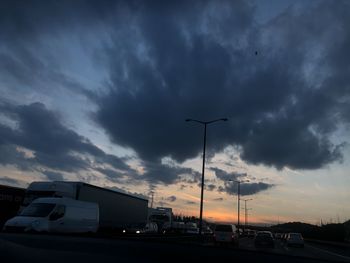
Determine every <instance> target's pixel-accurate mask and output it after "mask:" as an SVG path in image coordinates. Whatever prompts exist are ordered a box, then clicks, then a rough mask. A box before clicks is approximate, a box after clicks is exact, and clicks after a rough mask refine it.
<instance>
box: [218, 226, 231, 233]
mask: <svg viewBox="0 0 350 263" xmlns="http://www.w3.org/2000/svg"><path fill="white" fill-rule="evenodd" d="M215 231H220V232H232V226H230V225H218V226H216V227H215Z"/></svg>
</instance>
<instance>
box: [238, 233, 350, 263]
mask: <svg viewBox="0 0 350 263" xmlns="http://www.w3.org/2000/svg"><path fill="white" fill-rule="evenodd" d="M240 247H241V248H243V249H249V250H255V251H256V250H259V249H256V248H255V247H254V239H253V238H242V239H240ZM264 250H265V251H270V252H271V253H278V254H284V255H290V256H299V257H310V258H316V259H322V260H327V261H340V262H342V261H343V262H350V249H349V248H347V249H345V248H335V247H330V246H325V245H319V244H315V243H311V242H305V246H304V247H303V248H300V247H288V246H287V245H286V244H285V243H284V242H282V241H281V240H275V247H274V248H273V249H268V248H266V249H264Z"/></svg>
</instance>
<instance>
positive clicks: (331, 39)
mask: <svg viewBox="0 0 350 263" xmlns="http://www.w3.org/2000/svg"><path fill="white" fill-rule="evenodd" d="M0 5H1V8H0V31H1V34H0V40H1V48H2V49H1V50H0V72H3V74H1V76H0V80H2V82H3V83H5V84H8V83H10V84H9V86H10V87H11V88H12V87H17V86H20V87H21V90H22V91H23V90H26V88H27V86H30V87H31V88H32V89H35V88H36V87H39V86H40V87H47V89H48V90H50V87H51V85H50V84H48V83H59V85H60V86H64V87H67V88H68V89H69V90H70V89H72V90H77V91H79V92H80V93H82V94H85V95H86V96H87V97H88V98H90V99H91V100H92V102H93V103H96V105H97V111H96V112H95V113H94V116H93V118H94V120H95V121H96V123H98V124H99V125H101V127H103V128H104V129H105V131H106V132H107V134H108V135H109V137H110V138H111V140H112V141H113V142H114V143H117V144H119V145H121V146H125V147H131V148H132V149H134V150H135V152H136V153H137V154H138V156H139V157H140V158H141V159H142V162H143V163H144V166H145V174H144V176H145V177H146V178H148V180H149V181H150V182H164V183H173V182H178V181H179V180H180V176H181V174H183V173H189V174H192V176H193V175H194V172H193V171H190V170H187V171H184V170H181V168H177V167H175V168H174V167H169V166H166V165H163V164H162V163H161V159H162V158H163V157H172V158H173V159H175V160H176V161H179V162H182V161H185V160H187V159H188V158H192V157H196V156H198V154H199V153H200V152H201V150H202V134H203V126H201V125H199V124H197V123H185V122H184V120H185V119H186V118H196V119H203V120H210V119H213V118H218V117H228V118H229V119H230V121H229V122H226V123H215V124H213V125H210V127H208V137H207V139H208V145H207V146H208V155H210V154H211V155H212V154H213V153H215V152H218V151H220V150H222V149H223V148H224V147H226V146H227V145H235V146H237V148H238V149H239V151H240V157H241V158H242V159H243V160H244V161H246V162H248V163H253V164H264V165H269V166H275V167H277V168H279V169H280V168H283V167H291V168H295V169H316V168H321V167H323V166H325V165H327V164H329V163H332V162H335V161H340V160H341V159H342V147H343V144H341V143H340V144H338V145H335V144H334V143H333V142H332V141H331V140H330V138H331V136H332V135H333V134H334V132H335V131H336V130H337V129H338V127H339V126H340V125H341V124H344V125H348V124H349V121H350V119H349V116H350V106H349V105H350V103H349V94H350V88H349V84H348V83H349V82H350V66H349V63H350V62H349V60H348V59H347V58H348V57H349V49H348V46H349V45H350V28H349V26H348V25H349V24H350V16H349V15H348V13H349V11H350V7H349V3H348V2H347V1H336V2H335V3H334V2H333V1H332V2H330V1H319V2H317V3H316V4H315V5H310V7H308V8H307V9H293V8H290V9H288V10H286V11H285V12H284V13H282V14H280V15H279V16H278V17H276V18H274V19H273V20H271V21H269V22H268V23H266V24H264V25H259V24H257V23H256V21H255V20H254V16H255V13H254V10H255V8H254V7H253V6H252V5H251V4H249V3H248V2H247V1H198V2H191V3H189V2H188V1H180V2H178V1H176V2H163V1H154V2H151V3H150V2H143V1H125V2H123V1H111V2H109V1H102V2H100V1H59V2H51V1H45V2H44V3H43V2H42V1H31V2H30V3H26V2H17V1H2V2H1V4H0ZM62 35H64V36H68V37H70V36H72V35H74V36H77V37H78V38H79V39H80V40H81V42H80V45H81V46H77V47H76V48H77V49H83V48H91V49H92V50H93V52H92V53H93V54H94V55H95V57H94V59H95V62H96V63H97V64H98V65H99V66H100V67H102V68H104V69H105V70H106V71H107V72H106V73H107V74H108V79H107V80H106V82H105V83H104V84H106V85H105V86H106V89H105V90H103V92H101V93H97V92H96V94H94V93H93V92H91V91H87V90H86V89H85V88H84V87H83V86H82V85H81V84H80V83H79V82H77V81H75V79H73V78H71V77H69V76H68V75H67V74H65V73H63V70H62V69H61V68H60V67H59V64H60V63H59V62H57V61H53V60H52V59H51V56H50V54H52V53H55V52H56V53H57V51H56V50H51V49H50V47H48V46H47V42H48V40H51V41H52V40H56V38H57V36H62ZM88 35H90V36H92V39H94V40H95V41H99V42H100V44H101V45H100V46H99V47H96V46H94V45H93V44H91V43H90V42H89V38H88ZM90 40H91V39H90ZM75 45H77V44H75ZM90 45H91V46H90ZM101 46H102V47H103V48H102V49H101ZM256 50H258V53H257V55H256V53H255V51H256ZM50 52H52V53H50ZM51 89H53V88H52V87H51ZM8 90H10V88H8ZM38 108H40V107H38V105H36V106H34V105H30V106H23V107H15V108H14V109H12V110H8V111H7V114H12V116H14V117H15V118H17V119H18V123H19V125H20V126H22V127H20V128H21V129H24V130H25V133H26V134H28V136H25V135H24V133H21V132H20V131H19V130H13V129H11V128H9V127H6V126H4V127H3V126H1V127H0V133H1V134H2V135H4V137H3V136H1V138H0V145H1V147H3V148H2V150H4V151H5V150H6V151H8V152H9V153H10V154H12V155H16V154H17V156H18V158H17V159H16V160H15V158H11V160H6V158H8V157H2V158H1V159H0V161H1V162H2V163H7V164H14V165H17V166H20V165H22V166H23V167H22V168H24V167H27V168H30V167H31V163H32V162H36V163H39V164H41V165H47V166H48V167H50V168H52V169H62V170H65V171H75V170H79V169H83V168H84V167H91V164H90V162H89V161H88V160H87V159H86V158H82V157H81V156H79V155H77V154H73V152H80V153H84V154H88V155H94V156H95V160H96V162H97V163H98V164H102V163H104V162H106V163H108V164H109V165H111V166H113V168H115V169H121V170H128V166H127V165H125V163H124V160H122V159H119V158H116V157H114V156H111V155H107V154H105V153H104V152H102V151H101V150H100V149H98V148H97V147H95V146H94V145H93V144H92V143H91V142H89V141H87V140H86V139H85V138H83V137H81V136H79V135H78V134H76V133H75V132H73V131H71V130H69V129H66V128H64V127H62V125H59V124H57V122H56V124H50V125H53V127H45V125H47V123H48V122H44V123H45V124H44V123H38V122H39V121H38V120H33V121H34V123H35V125H34V126H33V125H30V123H31V121H30V122H29V124H28V123H27V122H26V120H27V119H28V120H29V119H30V118H31V117H33V116H36V114H39V113H42V114H43V118H44V119H47V118H52V116H51V115H52V114H44V113H43V112H45V111H43V112H40V110H38ZM34 111H36V113H35V112H34ZM31 114H34V115H33V116H31ZM39 116H40V114H39ZM39 116H38V117H39ZM53 118H54V120H55V119H56V117H55V116H54V117H53ZM54 123H55V122H54ZM55 125H56V126H55ZM35 127H40V129H36V128H35ZM51 128H53V129H51ZM56 128H57V130H58V131H60V132H61V133H59V134H55V133H54V132H53V131H54V130H55V129H56ZM42 130H44V131H45V132H41V131H42ZM37 132H38V133H37ZM42 136H43V137H42ZM56 136H57V141H56V140H55V141H54V140H52V138H56ZM29 138H30V139H29ZM40 138H43V140H40ZM45 140H48V141H49V142H50V143H53V145H54V146H55V147H51V146H48V145H49V144H45V143H43V142H44V141H45ZM13 145H19V146H22V147H25V148H28V149H31V150H32V151H35V157H34V158H31V159H28V158H27V157H25V156H24V154H23V153H21V152H17V150H16V149H15V148H13V147H12V146H13ZM11 147H12V148H11ZM56 147H57V149H56ZM9 156H10V155H9ZM107 174H108V173H107ZM107 176H108V175H107ZM232 176H233V177H235V176H236V177H237V176H238V175H232ZM195 178H197V177H195ZM254 187H255V188H257V189H260V188H261V189H262V188H263V187H264V186H262V185H258V186H252V188H254ZM259 187H260V188H259ZM218 190H219V191H220V190H222V189H221V188H220V187H219V188H218ZM252 191H255V190H252ZM248 192H249V191H248Z"/></svg>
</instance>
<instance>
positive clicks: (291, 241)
mask: <svg viewBox="0 0 350 263" xmlns="http://www.w3.org/2000/svg"><path fill="white" fill-rule="evenodd" d="M286 242H287V246H289V247H291V246H295V247H304V238H303V236H302V235H301V234H300V233H289V234H288V237H287V240H286Z"/></svg>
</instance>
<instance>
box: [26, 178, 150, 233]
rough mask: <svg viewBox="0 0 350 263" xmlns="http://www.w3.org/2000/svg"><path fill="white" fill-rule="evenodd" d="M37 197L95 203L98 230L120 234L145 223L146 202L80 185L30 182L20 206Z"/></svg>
mask: <svg viewBox="0 0 350 263" xmlns="http://www.w3.org/2000/svg"><path fill="white" fill-rule="evenodd" d="M40 197H67V198H72V199H75V200H80V201H86V202H93V203H97V204H98V206H99V230H101V231H104V230H115V231H122V230H123V229H127V228H129V227H135V226H137V225H145V224H146V223H147V213H148V200H147V199H144V198H140V197H137V196H133V195H130V194H126V193H122V192H117V191H114V190H110V189H106V188H102V187H98V186H94V185H91V184H87V183H83V182H68V181H54V182H32V183H31V184H30V185H29V186H28V188H27V190H26V193H25V198H24V202H23V206H28V205H29V204H30V203H31V202H32V201H33V200H35V199H36V198H40Z"/></svg>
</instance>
